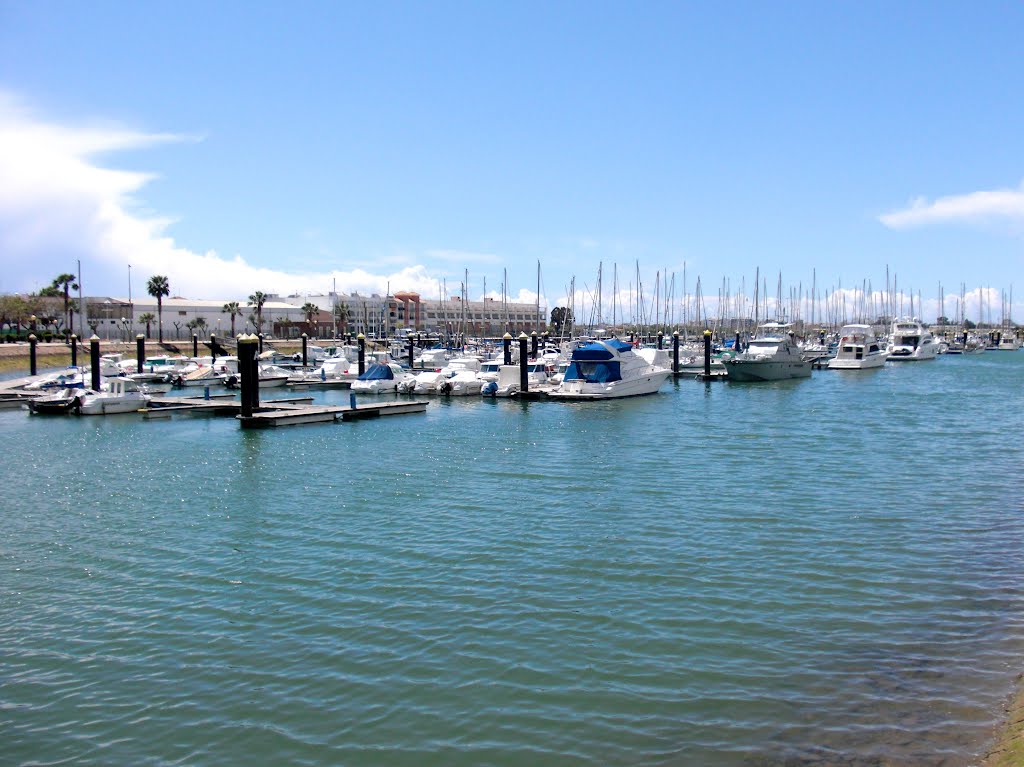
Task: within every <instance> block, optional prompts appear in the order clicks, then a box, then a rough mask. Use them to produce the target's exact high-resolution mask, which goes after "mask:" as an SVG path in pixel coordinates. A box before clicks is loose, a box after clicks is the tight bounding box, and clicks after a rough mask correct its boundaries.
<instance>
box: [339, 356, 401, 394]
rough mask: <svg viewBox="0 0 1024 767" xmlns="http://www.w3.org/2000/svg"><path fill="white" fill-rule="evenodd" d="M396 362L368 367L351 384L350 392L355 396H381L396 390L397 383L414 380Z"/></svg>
mask: <svg viewBox="0 0 1024 767" xmlns="http://www.w3.org/2000/svg"><path fill="white" fill-rule="evenodd" d="M414 377H415V376H413V375H412V374H411V373H407V372H406V371H405V370H403V369H402V366H401V365H399V364H398V363H396V362H389V363H387V364H374V365H370V367H368V368H367V369H366V370H365V371H364V372H363V374H362V375H361V376H359V377H358V378H357V379H356V380H355V381H353V382H352V391H353V392H355V393H357V394H381V393H383V392H393V391H395V390H397V388H398V385H399V383H401V382H402V381H408V380H410V379H412V378H414Z"/></svg>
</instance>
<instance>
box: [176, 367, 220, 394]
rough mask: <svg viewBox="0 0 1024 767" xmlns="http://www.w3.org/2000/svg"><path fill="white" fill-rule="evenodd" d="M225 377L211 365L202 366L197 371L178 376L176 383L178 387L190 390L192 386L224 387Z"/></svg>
mask: <svg viewBox="0 0 1024 767" xmlns="http://www.w3.org/2000/svg"><path fill="white" fill-rule="evenodd" d="M224 380H225V376H224V374H223V373H218V372H217V371H216V370H215V369H214V368H213V367H212V366H210V365H201V366H200V367H197V368H196V369H195V370H192V371H190V372H188V373H182V374H180V375H178V377H177V378H176V379H175V381H174V383H175V385H176V386H178V387H182V388H188V387H191V386H223V384H224Z"/></svg>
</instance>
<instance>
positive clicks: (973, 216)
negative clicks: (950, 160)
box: [878, 184, 1024, 229]
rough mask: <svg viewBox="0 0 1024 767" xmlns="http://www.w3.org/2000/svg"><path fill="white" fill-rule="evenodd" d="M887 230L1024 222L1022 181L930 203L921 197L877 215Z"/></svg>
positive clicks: (1023, 186)
mask: <svg viewBox="0 0 1024 767" xmlns="http://www.w3.org/2000/svg"><path fill="white" fill-rule="evenodd" d="M878 218H879V220H880V221H881V222H882V223H883V224H885V226H887V227H889V228H890V229H909V228H911V227H915V226H927V225H929V224H941V223H949V222H960V223H968V224H981V223H990V222H993V221H1000V220H1002V221H1006V220H1009V221H1011V222H1014V223H1018V224H1019V223H1022V222H1024V184H1022V185H1021V186H1020V187H1018V188H1016V189H995V190H991V191H980V192H971V193H969V194H961V195H952V196H949V197H939V198H938V199H936V200H935V201H934V202H929V201H928V200H927V199H926V198H924V197H918V198H916V199H914V200H912V201H911V203H910V206H909V207H907V208H904V209H902V210H896V211H893V212H891V213H886V214H884V215H882V216H879V217H878Z"/></svg>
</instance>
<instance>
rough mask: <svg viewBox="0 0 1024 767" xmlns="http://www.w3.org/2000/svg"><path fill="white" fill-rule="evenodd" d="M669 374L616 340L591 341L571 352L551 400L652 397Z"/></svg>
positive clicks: (552, 392)
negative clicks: (567, 365)
mask: <svg viewBox="0 0 1024 767" xmlns="http://www.w3.org/2000/svg"><path fill="white" fill-rule="evenodd" d="M670 375H672V371H671V370H669V369H667V368H662V367H658V366H656V365H651V364H650V363H648V362H647V361H646V360H644V359H643V358H642V357H640V356H639V355H638V354H637V353H636V352H634V351H633V346H632V345H631V344H628V343H626V342H625V341H619V340H618V339H614V338H612V339H608V340H605V341H591V342H589V343H585V344H582V345H580V346H578V347H576V348H575V349H573V350H572V355H571V356H570V358H569V367H568V368H567V369H566V371H565V374H564V375H563V376H562V382H561V383H560V384H559V385H558V388H557V389H555V390H554V391H551V392H549V394H548V396H549V397H551V398H553V399H572V400H598V399H617V398H620V397H636V396H640V395H644V394H654V393H655V392H657V391H658V389H660V388H661V385H662V384H663V383H665V381H666V380H667V379H668V377H669V376H670Z"/></svg>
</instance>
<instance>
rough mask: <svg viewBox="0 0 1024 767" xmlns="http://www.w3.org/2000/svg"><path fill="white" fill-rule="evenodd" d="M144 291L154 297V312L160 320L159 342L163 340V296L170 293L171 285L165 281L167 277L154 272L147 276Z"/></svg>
mask: <svg viewBox="0 0 1024 767" xmlns="http://www.w3.org/2000/svg"><path fill="white" fill-rule="evenodd" d="M146 292H147V293H149V295H151V296H153V298H155V299H156V313H157V315H158V318H159V320H160V327H159V330H160V343H163V342H164V296H169V295H170V294H171V287H170V285H169V284H168V283H167V278H166V277H164V276H162V275H159V274H155V275H153V276H152V277H150V278H149V282H147V283H146Z"/></svg>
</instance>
